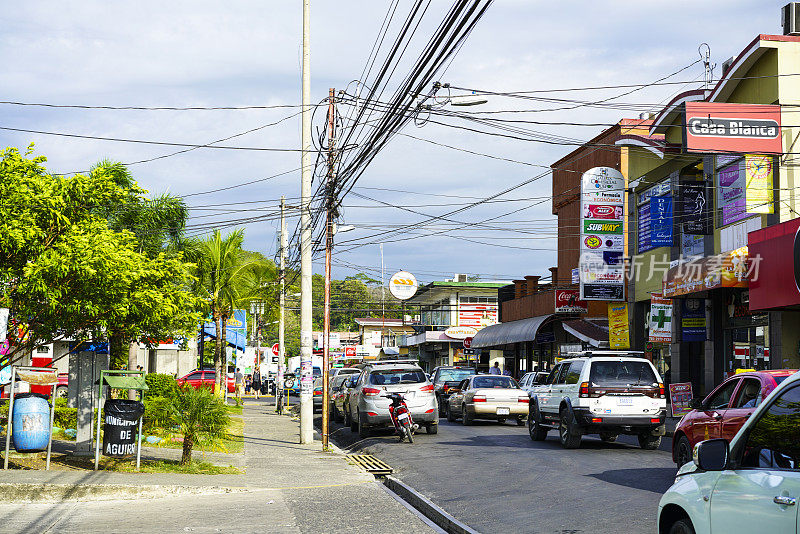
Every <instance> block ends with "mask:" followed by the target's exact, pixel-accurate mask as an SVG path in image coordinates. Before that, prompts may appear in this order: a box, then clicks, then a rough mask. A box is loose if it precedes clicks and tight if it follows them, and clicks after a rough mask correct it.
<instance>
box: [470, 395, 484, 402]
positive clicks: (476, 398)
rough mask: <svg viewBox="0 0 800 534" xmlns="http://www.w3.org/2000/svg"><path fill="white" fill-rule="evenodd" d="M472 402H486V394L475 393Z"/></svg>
mask: <svg viewBox="0 0 800 534" xmlns="http://www.w3.org/2000/svg"><path fill="white" fill-rule="evenodd" d="M472 402H486V395H475V396H474V397H472Z"/></svg>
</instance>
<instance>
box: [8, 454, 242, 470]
mask: <svg viewBox="0 0 800 534" xmlns="http://www.w3.org/2000/svg"><path fill="white" fill-rule="evenodd" d="M8 467H9V468H11V469H22V470H32V469H37V470H39V469H44V468H45V454H44V453H38V454H28V455H22V454H19V455H18V454H14V453H12V454H11V455H10V456H9V459H8ZM50 469H53V470H60V471H67V470H69V471H75V470H80V471H83V470H87V471H91V470H93V469H94V457H84V456H69V455H65V454H53V455H52V457H51V459H50ZM100 469H101V470H103V471H113V472H117V473H135V472H137V471H136V459H135V458H109V457H106V456H102V457H101V458H100ZM138 472H139V473H179V474H188V475H238V474H241V473H242V472H243V471H241V470H240V469H237V468H235V467H233V466H222V465H214V464H211V463H208V462H202V461H194V462H192V463H190V464H188V465H180V462H179V461H178V460H146V459H142V462H141V469H140V470H139V471H138Z"/></svg>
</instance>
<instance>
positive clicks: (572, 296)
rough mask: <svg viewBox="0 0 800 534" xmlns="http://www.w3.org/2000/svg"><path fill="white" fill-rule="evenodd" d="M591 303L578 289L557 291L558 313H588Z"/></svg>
mask: <svg viewBox="0 0 800 534" xmlns="http://www.w3.org/2000/svg"><path fill="white" fill-rule="evenodd" d="M588 312H589V303H588V302H586V301H585V300H581V299H580V294H579V292H578V290H577V289H556V313H588Z"/></svg>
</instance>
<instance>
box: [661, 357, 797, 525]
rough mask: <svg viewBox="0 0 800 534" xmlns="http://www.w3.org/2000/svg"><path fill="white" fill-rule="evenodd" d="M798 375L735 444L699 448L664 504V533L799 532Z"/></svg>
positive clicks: (713, 443) (757, 411)
mask: <svg viewBox="0 0 800 534" xmlns="http://www.w3.org/2000/svg"><path fill="white" fill-rule="evenodd" d="M798 429H800V373H796V374H794V375H792V376H791V377H789V378H787V379H785V380H784V381H783V383H781V384H780V385H779V386H778V387H777V388H775V389H774V390H773V391H772V393H770V395H769V396H768V397H767V398H766V399H764V400H763V401H762V402H761V404H760V405H759V406H758V407H756V409H755V411H754V412H753V415H752V416H751V417H750V418H749V419H748V420H747V421H745V423H744V425H743V426H742V427H741V428H740V429H739V431H738V432H737V433H736V435H735V436H734V437H733V439H732V440H731V441H730V442H728V441H727V440H725V439H723V438H717V439H710V440H705V441H701V442H700V443H698V444H697V445H696V446H695V448H694V451H693V461H692V462H688V463H686V464H684V465H683V466H682V467H681V468H680V469H679V470H678V474H677V476H676V477H675V483H674V484H673V485H672V486H671V487H670V488H669V489H668V490H667V492H666V493H665V494H664V496H663V497H662V498H661V501H660V502H659V504H658V519H657V527H658V532H659V534H678V533H696V534H708V533H717V532H720V533H734V532H748V533H749V532H776V533H777V532H782V533H783V532H794V533H796V532H798V522H797V519H798V518H797V508H798V499H800V440H799V439H798V437H797V436H798Z"/></svg>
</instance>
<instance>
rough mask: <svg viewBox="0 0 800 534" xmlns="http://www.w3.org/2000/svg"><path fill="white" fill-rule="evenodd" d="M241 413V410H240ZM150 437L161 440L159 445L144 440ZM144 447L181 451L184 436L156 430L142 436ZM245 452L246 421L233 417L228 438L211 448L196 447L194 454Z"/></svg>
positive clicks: (200, 445) (199, 445) (201, 445)
mask: <svg viewBox="0 0 800 534" xmlns="http://www.w3.org/2000/svg"><path fill="white" fill-rule="evenodd" d="M240 411H241V409H240ZM148 435H150V436H158V437H159V438H161V441H160V442H159V443H147V441H145V439H144V438H146V437H147V436H148ZM142 447H159V448H164V449H180V448H182V447H183V436H182V435H181V434H178V433H174V432H169V431H166V430H161V429H154V430H153V431H152V432H151V433H150V434H145V435H143V436H142ZM243 451H244V420H243V419H242V418H240V417H231V424H230V425H229V426H228V436H227V437H226V438H224V439H222V440H220V441H219V442H218V443H215V444H213V445H211V446H204V445H203V444H198V445H195V447H194V452H195V453H198V454H202V453H203V452H224V453H228V454H236V453H240V452H243Z"/></svg>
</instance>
